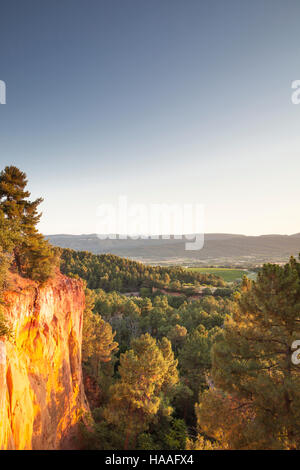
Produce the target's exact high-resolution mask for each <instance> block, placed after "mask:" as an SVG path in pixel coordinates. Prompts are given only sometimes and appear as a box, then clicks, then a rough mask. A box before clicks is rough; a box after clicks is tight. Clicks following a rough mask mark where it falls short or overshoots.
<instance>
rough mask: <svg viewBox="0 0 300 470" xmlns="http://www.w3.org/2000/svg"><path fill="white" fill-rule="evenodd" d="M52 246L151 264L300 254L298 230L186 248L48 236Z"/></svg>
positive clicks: (208, 240)
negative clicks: (197, 249) (110, 254)
mask: <svg viewBox="0 0 300 470" xmlns="http://www.w3.org/2000/svg"><path fill="white" fill-rule="evenodd" d="M46 238H47V239H48V240H49V241H50V242H51V243H52V244H53V245H55V246H60V247H62V248H72V249H74V250H80V251H90V252H92V253H95V254H102V253H112V254H115V255H119V256H123V257H128V258H132V259H138V260H141V261H144V262H151V263H159V262H161V263H168V264H169V263H179V264H185V263H186V264H199V263H200V264H202V263H203V264H206V265H208V264H212V265H232V264H234V265H249V264H250V265H254V264H255V265H256V264H261V263H263V262H284V261H286V260H288V258H289V257H290V256H291V255H294V256H295V257H297V256H298V253H300V233H296V234H294V235H261V236H246V235H236V234H228V233H207V234H205V237H204V239H205V241H204V247H203V249H202V250H199V251H186V250H185V240H184V239H183V240H175V239H174V238H172V239H170V240H163V239H162V238H160V239H158V240H150V239H143V240H142V239H139V240H131V239H128V240H119V239H116V240H110V239H106V240H101V239H99V238H98V237H97V235H96V234H90V235H66V234H61V235H48V236H46Z"/></svg>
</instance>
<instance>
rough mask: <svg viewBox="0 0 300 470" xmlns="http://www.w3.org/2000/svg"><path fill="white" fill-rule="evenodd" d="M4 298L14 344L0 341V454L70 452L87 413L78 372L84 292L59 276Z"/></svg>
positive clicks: (20, 283)
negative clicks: (5, 452) (11, 326)
mask: <svg viewBox="0 0 300 470" xmlns="http://www.w3.org/2000/svg"><path fill="white" fill-rule="evenodd" d="M11 286H12V288H10V290H9V291H7V292H6V293H5V302H6V312H7V318H8V319H9V320H10V321H11V323H12V324H13V327H14V332H15V342H14V343H13V342H10V341H7V340H6V341H5V340H4V339H1V338H0V449H69V448H75V447H76V445H78V443H77V434H78V421H79V419H80V416H81V415H82V414H83V413H85V412H86V411H87V409H88V405H87V402H86V398H85V394H84V388H83V381H82V370H81V335H82V322H83V311H84V305H85V299H84V291H83V287H82V284H81V282H80V281H78V280H74V279H70V278H67V277H65V276H63V275H62V274H60V273H57V275H56V277H55V278H54V279H52V280H51V281H49V282H47V284H46V285H44V286H42V287H39V286H38V285H37V284H36V283H34V282H32V281H28V280H24V279H21V278H19V277H14V278H13V279H12V280H11Z"/></svg>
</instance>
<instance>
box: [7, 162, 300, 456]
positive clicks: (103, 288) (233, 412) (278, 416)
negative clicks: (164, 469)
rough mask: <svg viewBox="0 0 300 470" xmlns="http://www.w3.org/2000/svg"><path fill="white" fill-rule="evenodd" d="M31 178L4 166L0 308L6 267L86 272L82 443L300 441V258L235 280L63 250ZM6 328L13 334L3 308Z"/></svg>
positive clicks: (42, 275)
mask: <svg viewBox="0 0 300 470" xmlns="http://www.w3.org/2000/svg"><path fill="white" fill-rule="evenodd" d="M26 185H27V180H26V175H25V174H24V173H22V172H21V171H20V170H19V169H17V168H15V167H6V168H5V169H4V170H3V171H2V172H1V174H0V308H1V302H2V300H1V295H2V293H3V291H4V290H5V289H6V288H7V287H8V284H7V283H8V279H9V275H8V273H9V271H15V272H18V274H19V275H20V276H23V277H27V278H30V279H34V280H35V281H36V282H39V283H44V282H46V281H47V279H49V277H51V276H53V275H54V272H55V269H56V268H57V266H58V264H59V256H61V260H60V263H61V270H62V271H63V272H64V273H65V274H67V275H70V276H77V277H81V278H82V279H83V280H84V282H85V285H86V310H85V315H84V324H83V344H82V355H83V371H84V379H85V388H86V394H87V397H88V400H89V403H90V408H91V411H92V416H85V417H83V418H84V419H83V422H82V436H81V440H80V443H79V444H78V445H79V446H80V447H81V448H84V449H149V450H155V449H157V450H160V449H167V450H168V449H170V450H171V449H174V450H176V449H180V450H181V449H199V450H207V449H300V365H297V361H296V362H295V361H294V362H292V360H291V359H292V355H295V351H294V349H293V347H292V345H293V342H294V341H295V340H299V339H300V263H299V262H298V261H297V260H296V259H294V258H291V259H290V262H289V263H287V264H286V265H285V266H279V265H273V264H266V265H265V266H264V267H263V268H262V269H261V270H260V272H259V273H258V277H257V280H256V281H255V282H254V281H250V280H249V279H247V278H244V279H243V282H242V283H241V284H240V285H236V286H234V289H232V286H231V287H230V288H229V287H228V286H226V284H225V283H224V281H222V280H221V279H219V278H217V277H215V276H212V275H207V274H200V273H195V272H192V271H185V270H184V269H183V268H177V267H173V268H161V267H151V266H147V265H143V264H141V263H136V262H133V261H130V260H128V259H122V258H119V257H116V256H112V255H100V256H95V255H91V254H90V253H87V252H74V251H72V250H63V251H62V250H57V249H54V248H52V247H51V246H50V245H49V244H48V243H47V242H46V241H45V240H44V238H43V236H42V235H41V234H39V232H38V230H37V228H36V226H37V223H38V221H39V218H40V214H38V212H37V208H38V205H39V204H40V202H41V200H40V199H37V200H36V201H33V202H31V201H30V200H29V197H30V193H29V192H28V191H27V190H26ZM203 286H205V287H206V288H207V290H205V292H201V295H198V297H197V296H195V295H189V294H192V293H195V292H196V291H197V289H198V288H199V287H203ZM212 286H213V287H218V289H217V290H214V292H213V293H214V295H211V292H210V290H209V287H212ZM162 290H164V293H162ZM128 292H136V295H134V296H130V297H129V296H128V295H125V294H126V293H127V294H128ZM175 294H177V295H175ZM178 294H180V295H178ZM0 336H1V337H5V338H6V339H7V340H9V341H10V340H13V339H12V338H13V329H12V327H11V325H9V324H8V322H7V321H6V319H5V317H4V310H3V311H2V310H1V311H0ZM296 357H298V354H297V352H296Z"/></svg>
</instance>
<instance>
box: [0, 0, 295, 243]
mask: <svg viewBox="0 0 300 470" xmlns="http://www.w3.org/2000/svg"><path fill="white" fill-rule="evenodd" d="M299 18H300V2H299V0H281V1H278V0H267V1H266V0H251V1H250V0H226V1H225V0H218V1H216V0H206V1H200V0H51V1H50V0H43V1H40V0H26V1H21V0H5V1H2V2H1V5H0V79H1V80H4V81H5V82H6V84H7V104H6V105H0V162H1V167H4V165H7V164H14V165H17V166H18V167H20V168H21V169H22V170H24V171H25V172H26V173H27V175H28V177H29V180H30V189H31V190H32V194H33V196H40V195H42V196H43V197H44V198H45V202H44V203H43V207H42V209H43V212H44V215H43V220H42V222H41V224H40V229H41V230H42V231H43V233H48V234H50V233H90V232H95V231H96V228H97V220H96V208H97V206H98V205H99V204H101V203H102V202H109V201H111V202H115V201H116V199H117V197H118V196H119V195H120V194H125V195H127V196H128V198H129V200H131V201H132V202H154V203H155V202H167V203H170V202H195V203H196V202H197V203H203V204H205V207H206V227H205V229H206V232H235V233H245V234H261V233H295V232H299V231H300V216H299V202H300V184H299V174H300V171H299V170H300V163H299V162H300V158H299V157H300V105H299V106H296V105H293V104H291V82H292V81H293V80H296V79H300V27H299Z"/></svg>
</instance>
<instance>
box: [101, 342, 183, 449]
mask: <svg viewBox="0 0 300 470" xmlns="http://www.w3.org/2000/svg"><path fill="white" fill-rule="evenodd" d="M131 346H132V349H130V350H129V351H126V353H124V354H121V358H120V367H119V374H120V380H119V381H117V382H116V383H115V384H114V385H113V386H112V388H111V399H110V402H109V404H108V406H107V407H106V409H105V410H104V417H105V419H106V420H107V422H108V423H111V424H114V425H115V426H117V427H118V428H119V429H120V432H122V433H123V434H124V448H125V449H128V448H129V447H131V448H135V447H136V438H137V436H138V434H140V433H142V432H143V431H145V430H147V429H148V426H149V424H150V423H151V422H152V421H153V419H154V418H155V417H156V415H157V413H158V411H159V408H160V405H161V400H162V395H161V392H162V390H163V389H164V386H167V385H170V382H172V380H171V377H170V374H171V373H173V374H174V376H175V379H173V381H176V380H177V371H176V370H174V368H176V361H174V356H172V354H171V352H170V342H169V341H168V340H166V342H165V341H164V342H163V344H162V345H158V344H157V342H156V340H155V339H154V338H152V337H151V336H150V335H149V334H145V335H142V336H141V337H140V338H137V339H135V340H133V341H132V343H131ZM160 346H161V348H160Z"/></svg>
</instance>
